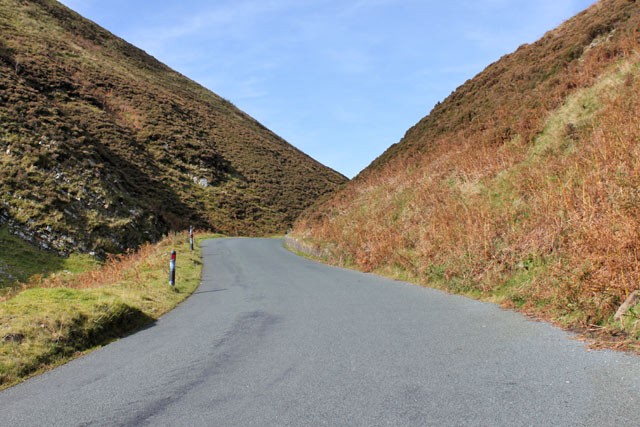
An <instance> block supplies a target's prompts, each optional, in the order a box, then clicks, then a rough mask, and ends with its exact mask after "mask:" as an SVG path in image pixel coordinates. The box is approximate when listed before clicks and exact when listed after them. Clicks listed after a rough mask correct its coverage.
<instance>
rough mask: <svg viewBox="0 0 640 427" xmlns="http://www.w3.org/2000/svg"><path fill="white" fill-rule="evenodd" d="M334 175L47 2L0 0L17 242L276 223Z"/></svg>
mask: <svg viewBox="0 0 640 427" xmlns="http://www.w3.org/2000/svg"><path fill="white" fill-rule="evenodd" d="M345 181H346V179H345V178H344V177H343V176H342V175H340V174H338V173H337V172H335V171H333V170H330V169H328V168H326V167H324V166H323V165H321V164H319V163H318V162H316V161H314V160H313V159H311V158H309V157H308V156H306V155H305V154H303V153H302V152H300V151H298V150H297V149H295V148H294V147H292V146H290V145H289V144H287V143H286V142H285V141H284V140H282V139H281V138H279V137H278V136H277V135H275V134H273V133H272V132H270V131H269V130H268V129H266V128H264V127H263V126H262V125H260V123H258V122H256V121H255V120H254V119H252V118H251V117H249V116H247V115H246V114H245V113H243V112H242V111H240V110H238V109H237V108H235V107H234V106H233V105H232V104H231V103H229V102H228V101H225V100H224V99H222V98H220V97H219V96H217V95H215V94H214V93H212V92H210V91H208V90H206V89H205V88H203V87H201V86H199V85H198V84H196V83H194V82H193V81H191V80H189V79H187V78H186V77H184V76H182V75H180V74H178V73H176V72H174V71H172V70H171V69H169V68H168V67H166V66H165V65H163V64H161V63H160V62H158V61H156V60H155V59H154V58H152V57H151V56H149V55H147V54H146V53H145V52H143V51H141V50H139V49H137V48H136V47H134V46H131V45H130V44H128V43H126V42H125V41H123V40H121V39H119V38H117V37H115V36H113V35H112V34H110V33H109V32H107V31H105V30H103V29H102V28H100V27H98V26H97V25H95V24H94V23H92V22H90V21H88V20H86V19H84V18H82V17H81V16H79V15H77V14H76V13H74V12H72V11H70V10H69V9H67V8H66V7H64V6H63V5H61V4H59V3H58V2H56V1H54V0H37V1H19V0H0V225H1V224H6V225H7V226H8V227H9V230H10V231H11V232H12V233H14V234H17V235H19V236H20V237H21V238H22V239H24V240H27V241H29V242H31V243H33V244H37V245H38V246H40V247H41V248H44V249H49V250H54V251H56V252H59V253H62V254H65V253H69V252H73V251H80V252H89V251H95V252H97V253H98V254H101V253H117V252H122V251H124V250H126V249H128V248H133V247H137V246H138V245H140V244H141V243H143V242H146V241H155V240H158V239H159V238H160V237H161V236H162V235H163V234H166V233H167V232H168V231H169V230H180V229H184V228H187V227H188V226H189V224H194V225H195V226H197V227H200V228H206V229H213V230H215V231H217V232H222V233H226V234H233V235H267V234H272V233H282V232H284V231H285V230H286V229H287V228H288V227H289V226H290V224H291V223H292V221H293V220H294V219H295V218H296V217H297V216H298V214H299V213H300V212H301V211H302V210H303V209H304V208H305V207H307V206H308V205H309V203H310V202H311V201H313V200H315V199H317V198H318V197H319V196H321V195H323V194H326V193H328V192H330V191H332V190H333V189H335V188H336V187H337V186H338V185H339V184H341V183H343V182H345ZM0 250H2V251H3V252H4V251H7V250H8V249H7V248H5V247H2V248H0Z"/></svg>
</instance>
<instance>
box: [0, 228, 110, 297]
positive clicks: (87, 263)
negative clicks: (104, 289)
mask: <svg viewBox="0 0 640 427" xmlns="http://www.w3.org/2000/svg"><path fill="white" fill-rule="evenodd" d="M0 247H1V248H2V251H0V296H2V295H3V292H4V291H9V290H10V286H9V285H11V284H12V283H14V282H16V281H19V282H23V283H24V282H27V281H29V280H31V281H37V280H38V279H39V278H43V277H45V276H47V275H49V274H52V273H61V274H74V273H80V272H83V271H85V270H89V269H91V268H94V267H96V266H97V265H98V262H97V261H96V260H95V258H93V257H92V256H90V255H88V254H77V253H76V254H72V255H70V256H68V257H61V256H59V255H57V254H55V253H53V252H51V251H45V250H43V249H39V248H37V247H35V246H33V245H30V244H29V243H27V242H25V241H24V240H22V239H20V238H19V237H17V236H15V235H13V234H11V233H9V230H8V229H7V228H6V227H2V228H0Z"/></svg>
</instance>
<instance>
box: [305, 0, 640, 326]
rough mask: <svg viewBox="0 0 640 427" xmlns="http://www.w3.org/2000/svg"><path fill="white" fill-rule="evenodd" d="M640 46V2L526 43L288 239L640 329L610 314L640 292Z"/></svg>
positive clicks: (568, 319)
mask: <svg viewBox="0 0 640 427" xmlns="http://www.w3.org/2000/svg"><path fill="white" fill-rule="evenodd" d="M639 39H640V4H639V3H638V2H636V1H629V0H602V1H601V2H599V3H597V4H596V5H594V6H592V7H591V8H589V9H588V10H587V11H585V12H583V13H581V14H579V15H577V16H576V17H574V18H573V19H571V20H569V21H567V22H566V23H564V24H563V25H562V26H560V27H559V28H557V29H555V30H553V31H550V32H548V33H547V34H546V35H545V36H544V37H543V38H542V39H541V40H539V41H538V42H536V43H534V44H532V45H524V46H521V47H520V48H519V49H518V50H517V51H516V52H515V53H513V54H510V55H507V56H505V57H503V58H501V59H500V60H499V61H497V62H496V63H494V64H491V65H490V66H488V67H487V68H486V69H485V70H484V71H483V72H482V73H480V74H479V75H478V76H476V77H475V78H474V79H472V80H469V81H467V82H466V83H465V84H464V85H462V86H461V87H460V88H458V89H457V90H456V91H455V92H454V93H453V94H452V95H451V96H449V97H448V98H447V99H446V100H444V101H443V102H442V103H441V104H439V105H437V106H436V107H435V108H434V109H433V111H432V112H431V113H430V114H429V115H428V116H427V117H425V118H424V119H422V120H421V121H420V122H419V123H418V124H416V125H415V126H414V127H413V128H412V129H410V130H409V131H408V132H407V133H406V135H405V137H404V138H403V139H402V140H401V141H400V143H398V144H396V145H394V146H392V147H391V148H390V149H389V150H388V151H387V152H386V153H384V154H383V155H382V156H381V157H380V158H378V159H377V160H376V161H375V162H373V163H372V164H371V165H370V166H369V167H368V168H367V169H366V170H365V171H363V172H362V173H361V174H360V175H359V176H358V177H357V178H356V179H355V180H353V181H352V182H351V183H349V184H348V185H347V186H346V187H345V188H344V189H343V190H341V191H339V192H337V193H335V195H333V196H331V197H329V199H328V200H326V201H325V202H323V203H321V204H318V205H316V206H315V207H314V208H312V209H310V210H308V211H307V212H306V213H305V214H303V216H302V218H301V219H300V220H299V221H297V223H296V226H295V229H294V233H293V236H295V237H296V238H298V239H301V240H305V241H306V242H307V243H310V244H313V245H315V246H318V247H320V248H322V249H323V250H324V251H325V253H326V254H327V256H328V257H329V259H331V260H333V261H334V262H336V263H339V264H343V265H350V266H355V267H357V268H361V269H364V270H376V271H381V272H386V273H388V274H391V275H395V276H398V277H403V278H408V279H411V280H415V281H418V282H420V283H425V284H429V285H431V286H438V287H441V288H445V289H447V290H450V291H454V292H461V293H467V294H471V295H477V296H480V297H484V298H489V299H492V300H495V301H499V302H502V303H504V304H506V305H508V306H511V307H519V308H521V309H522V310H525V311H529V312H532V313H535V314H537V315H538V316H542V317H546V318H552V319H557V320H559V321H562V322H563V323H565V324H567V325H571V326H573V327H584V328H590V329H592V330H600V329H602V328H604V327H605V326H606V328H613V329H611V330H615V331H618V332H619V330H620V328H622V329H625V328H626V330H627V331H631V332H633V333H634V334H638V328H637V327H636V326H635V320H637V319H638V318H636V317H634V316H635V314H632V315H631V316H629V317H628V318H627V321H626V322H625V325H626V326H620V325H618V324H615V325H614V322H612V321H611V318H612V315H613V313H614V312H615V310H616V308H617V307H618V305H619V304H620V303H621V301H623V300H624V299H625V297H626V296H627V295H628V294H629V293H630V292H632V291H633V290H635V289H638V288H640V215H639V214H640V197H639V194H640V193H639V191H640V190H639V188H640V125H639V121H638V118H639V117H640V44H639V43H640V41H639ZM639 312H640V311H639ZM636 313H637V312H636ZM638 316H640V315H638ZM616 333H617V332H616Z"/></svg>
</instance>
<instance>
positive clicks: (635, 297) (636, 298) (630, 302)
mask: <svg viewBox="0 0 640 427" xmlns="http://www.w3.org/2000/svg"><path fill="white" fill-rule="evenodd" d="M639 302H640V291H633V292H631V293H630V294H629V296H628V297H627V299H626V300H625V301H624V302H623V303H622V305H621V306H620V308H618V311H616V314H615V315H614V316H613V319H614V320H620V319H622V317H624V316H625V315H626V314H627V312H628V311H629V310H630V309H631V308H632V307H634V306H636V305H638V303H639Z"/></svg>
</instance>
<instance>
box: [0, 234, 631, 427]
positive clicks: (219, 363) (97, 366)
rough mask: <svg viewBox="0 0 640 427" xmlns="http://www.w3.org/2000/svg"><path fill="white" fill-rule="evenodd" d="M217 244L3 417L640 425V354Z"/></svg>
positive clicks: (272, 247) (280, 253)
mask: <svg viewBox="0 0 640 427" xmlns="http://www.w3.org/2000/svg"><path fill="white" fill-rule="evenodd" d="M203 253H204V259H205V269H204V271H203V280H202V285H201V286H200V288H199V290H198V291H196V293H195V294H194V295H193V296H192V297H191V298H190V299H188V300H187V301H186V302H185V303H183V304H182V305H180V306H179V307H178V308H177V309H176V310H174V311H173V312H171V313H169V314H168V315H166V316H164V317H163V318H161V319H160V320H159V321H158V322H157V323H155V324H154V325H152V326H151V327H149V328H147V329H145V330H142V331H140V332H138V333H136V334H134V335H131V336H129V337H127V338H125V339H122V340H120V341H118V342H115V343H113V344H111V345H108V346H106V347H104V348H102V349H100V350H98V351H95V352H93V353H91V354H89V355H87V356H85V357H83V358H81V359H78V360H76V361H73V362H71V363H68V364H67V365H65V366H62V367H60V368H58V369H55V370H53V371H51V372H49V373H46V374H44V375H41V376H39V377H36V378H33V379H31V380H29V381H27V382H25V383H23V384H21V385H18V386H16V387H13V388H11V389H9V390H6V391H4V392H2V393H0V426H12V427H18V426H94V425H96V426H101V425H109V426H111V425H116V426H144V425H148V426H173V427H175V426H231V427H233V426H239V427H243V426H261V427H264V426H563V427H564V426H638V425H640V407H639V406H638V403H640V358H638V357H635V356H629V355H625V354H621V353H615V352H608V351H588V350H587V349H586V348H585V346H584V344H583V343H581V342H579V341H576V340H574V339H572V337H571V336H570V335H568V334H567V333H565V332H562V331H560V330H558V329H555V328H553V327H551V326H549V325H547V324H544V323H537V322H532V321H529V320H527V319H525V318H524V317H522V316H521V315H519V314H517V313H513V312H509V311H503V310H501V309H499V308H498V307H496V306H494V305H491V304H484V303H480V302H476V301H472V300H469V299H466V298H462V297H457V296H450V295H446V294H444V293H441V292H438V291H433V290H429V289H423V288H420V287H417V286H413V285H409V284H405V283H402V282H395V281H392V280H387V279H383V278H379V277H376V276H373V275H368V274H361V273H357V272H353V271H348V270H343V269H336V268H331V267H327V266H324V265H321V264H318V263H315V262H312V261H308V260H306V259H303V258H300V257H297V256H296V255H293V254H291V253H289V252H287V251H286V250H285V249H284V248H283V247H282V241H281V240H275V239H221V240H210V241H207V242H205V243H204V250H203ZM178 268H179V266H178Z"/></svg>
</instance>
